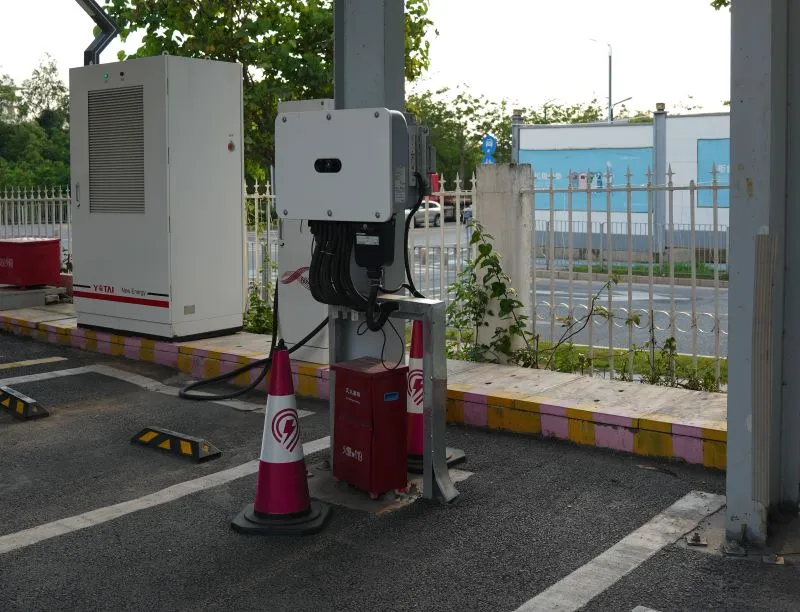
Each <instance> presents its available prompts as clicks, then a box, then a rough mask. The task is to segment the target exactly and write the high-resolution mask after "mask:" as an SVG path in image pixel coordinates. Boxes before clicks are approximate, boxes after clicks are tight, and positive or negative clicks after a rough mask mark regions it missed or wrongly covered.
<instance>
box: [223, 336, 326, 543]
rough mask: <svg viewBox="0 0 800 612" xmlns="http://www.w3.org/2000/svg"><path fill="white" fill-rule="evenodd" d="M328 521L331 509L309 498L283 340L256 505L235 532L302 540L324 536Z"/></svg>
mask: <svg viewBox="0 0 800 612" xmlns="http://www.w3.org/2000/svg"><path fill="white" fill-rule="evenodd" d="M329 516H330V506H328V505H327V504H323V503H322V502H319V501H317V500H312V499H311V498H310V496H309V492H308V480H307V479H306V463H305V458H304V456H303V445H302V443H301V442H300V420H299V418H298V415H297V405H296V400H295V396H294V386H293V384H292V371H291V366H290V364H289V351H288V350H287V349H286V345H285V344H284V343H283V340H281V342H280V344H278V346H277V347H276V350H275V352H274V353H273V356H272V367H271V370H270V377H269V396H268V398H267V410H266V415H265V418H264V433H263V436H262V439H261V457H260V459H259V463H258V480H257V481H256V497H255V501H254V502H253V503H252V504H248V505H247V506H245V508H244V510H242V511H241V512H240V513H239V514H238V515H237V516H236V518H234V519H233V522H232V527H233V528H234V529H235V530H237V531H239V532H242V533H257V534H286V535H301V534H309V533H316V532H318V531H320V530H321V529H322V527H323V526H324V525H325V522H326V521H327V520H328V518H329Z"/></svg>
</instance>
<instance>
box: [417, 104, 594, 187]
mask: <svg viewBox="0 0 800 612" xmlns="http://www.w3.org/2000/svg"><path fill="white" fill-rule="evenodd" d="M408 109H409V111H411V112H413V113H415V114H416V115H417V117H418V121H419V122H420V123H422V124H423V125H427V126H428V127H430V128H431V138H432V142H433V145H434V146H435V147H436V165H437V170H438V171H439V173H440V174H443V175H444V177H445V178H446V179H447V180H448V182H449V181H452V180H453V179H454V178H455V176H456V173H458V174H459V175H460V176H461V178H462V179H469V178H470V177H471V176H472V173H473V172H474V171H475V168H476V167H477V166H478V164H480V161H481V159H482V157H483V154H482V152H481V150H480V142H481V139H482V138H483V136H484V135H485V134H493V135H494V136H495V137H496V138H497V151H496V152H495V155H494V157H495V160H496V161H497V162H498V163H509V162H510V161H511V114H512V111H513V108H512V106H511V104H510V103H509V102H508V101H507V100H505V99H504V100H500V101H499V102H498V101H494V100H490V99H488V98H486V97H485V96H474V95H472V94H471V93H469V92H468V91H462V90H456V91H451V90H450V89H448V88H444V89H440V90H438V91H435V92H424V93H415V94H412V95H410V96H409V98H408ZM521 111H522V119H523V122H524V123H526V124H533V123H536V124H544V123H587V122H590V121H599V120H601V119H602V118H603V116H604V111H603V109H602V108H601V107H600V106H599V105H598V104H597V101H596V100H592V101H591V102H590V103H589V104H572V105H548V106H547V107H546V108H539V109H531V108H523V109H521ZM450 185H451V186H452V183H450Z"/></svg>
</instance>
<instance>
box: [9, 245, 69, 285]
mask: <svg viewBox="0 0 800 612" xmlns="http://www.w3.org/2000/svg"><path fill="white" fill-rule="evenodd" d="M60 284H61V240H60V239H59V238H3V239H0V285H14V286H17V287H37V286H40V285H54V286H58V285H60Z"/></svg>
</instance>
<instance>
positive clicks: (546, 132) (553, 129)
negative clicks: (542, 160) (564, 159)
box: [519, 123, 653, 150]
mask: <svg viewBox="0 0 800 612" xmlns="http://www.w3.org/2000/svg"><path fill="white" fill-rule="evenodd" d="M651 146H653V127H652V126H651V125H650V124H648V123H630V124H626V123H591V124H582V125H581V124H575V125H531V126H527V125H526V126H525V127H523V128H522V129H521V130H520V135H519V148H520V149H521V150H522V149H529V150H543V149H556V150H563V149H607V148H626V147H651Z"/></svg>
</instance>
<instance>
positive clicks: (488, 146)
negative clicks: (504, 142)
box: [481, 134, 497, 164]
mask: <svg viewBox="0 0 800 612" xmlns="http://www.w3.org/2000/svg"><path fill="white" fill-rule="evenodd" d="M496 150H497V138H495V137H494V136H492V135H491V134H486V136H484V137H483V140H481V151H483V160H482V162H481V163H483V164H493V163H494V156H493V155H492V153H494V152H495V151H496Z"/></svg>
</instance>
